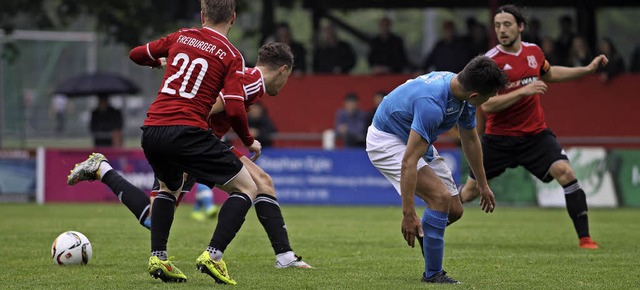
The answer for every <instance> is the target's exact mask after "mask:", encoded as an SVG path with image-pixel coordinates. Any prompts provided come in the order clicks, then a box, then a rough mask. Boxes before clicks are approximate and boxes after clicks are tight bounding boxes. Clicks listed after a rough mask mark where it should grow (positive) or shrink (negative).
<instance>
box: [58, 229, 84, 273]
mask: <svg viewBox="0 0 640 290" xmlns="http://www.w3.org/2000/svg"><path fill="white" fill-rule="evenodd" d="M92 253H93V249H92V248H91V242H89V239H87V237H86V236H85V235H83V234H82V233H80V232H76V231H68V232H64V233H62V234H60V235H59V236H58V237H57V238H56V239H55V240H54V241H53V245H51V258H52V259H53V262H54V263H56V264H58V265H86V264H87V263H89V259H91V254H92Z"/></svg>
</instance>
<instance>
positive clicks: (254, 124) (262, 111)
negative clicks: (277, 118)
mask: <svg viewBox="0 0 640 290" xmlns="http://www.w3.org/2000/svg"><path fill="white" fill-rule="evenodd" d="M247 119H248V121H249V131H250V132H251V135H253V137H254V138H256V140H258V142H260V144H262V147H271V146H273V139H272V137H273V134H274V133H275V132H277V131H278V130H277V129H276V126H275V125H274V124H273V121H272V120H271V118H270V117H269V114H268V111H267V108H265V107H264V105H262V103H255V104H253V106H251V109H250V110H249V111H248V112H247Z"/></svg>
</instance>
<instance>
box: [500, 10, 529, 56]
mask: <svg viewBox="0 0 640 290" xmlns="http://www.w3.org/2000/svg"><path fill="white" fill-rule="evenodd" d="M525 25H526V22H525V19H524V16H522V12H520V9H519V8H518V7H516V6H515V5H504V6H500V8H498V10H496V14H494V16H493V28H494V29H495V31H496V36H497V37H498V42H499V43H500V45H501V46H502V47H505V48H511V47H513V46H514V45H518V44H519V43H520V39H521V38H520V37H521V35H522V31H524V27H525Z"/></svg>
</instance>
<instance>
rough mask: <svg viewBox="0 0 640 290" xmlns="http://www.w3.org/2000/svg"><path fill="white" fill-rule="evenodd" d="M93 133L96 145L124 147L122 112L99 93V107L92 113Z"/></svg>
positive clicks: (94, 144) (91, 127) (105, 96)
mask: <svg viewBox="0 0 640 290" xmlns="http://www.w3.org/2000/svg"><path fill="white" fill-rule="evenodd" d="M90 129H91V135H93V146H95V147H122V113H121V112H120V110H118V109H116V108H114V107H112V106H111V104H110V103H109V96H107V95H98V107H97V108H96V109H95V110H93V112H92V113H91V126H90Z"/></svg>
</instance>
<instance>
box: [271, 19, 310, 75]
mask: <svg viewBox="0 0 640 290" xmlns="http://www.w3.org/2000/svg"><path fill="white" fill-rule="evenodd" d="M275 42H279V43H284V44H287V45H289V47H290V48H291V52H292V53H293V73H294V74H296V75H300V74H304V73H306V72H307V51H306V50H305V48H304V46H303V45H302V44H301V43H299V42H297V41H295V40H293V36H292V35H291V29H290V28H289V24H287V23H285V22H281V23H278V24H277V25H276V33H275Z"/></svg>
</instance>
